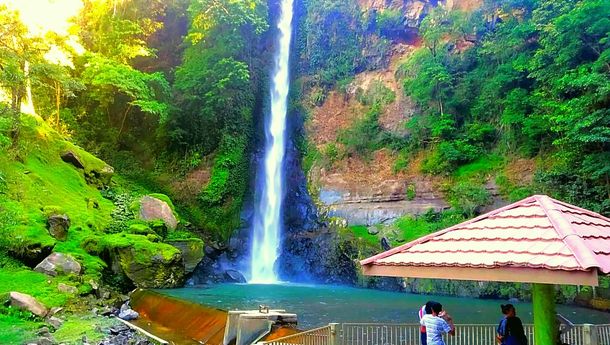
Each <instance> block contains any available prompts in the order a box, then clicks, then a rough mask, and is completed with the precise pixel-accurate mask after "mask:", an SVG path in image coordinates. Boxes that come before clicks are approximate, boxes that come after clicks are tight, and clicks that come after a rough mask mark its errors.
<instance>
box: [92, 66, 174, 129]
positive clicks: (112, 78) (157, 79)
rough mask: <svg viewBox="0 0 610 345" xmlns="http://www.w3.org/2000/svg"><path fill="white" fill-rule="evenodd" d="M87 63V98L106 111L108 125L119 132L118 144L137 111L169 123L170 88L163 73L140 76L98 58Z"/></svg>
mask: <svg viewBox="0 0 610 345" xmlns="http://www.w3.org/2000/svg"><path fill="white" fill-rule="evenodd" d="M87 61H88V62H87V64H86V68H85V70H84V71H83V74H82V81H83V83H84V85H85V86H86V87H87V90H88V97H89V98H90V99H92V100H93V101H95V105H96V106H99V107H100V108H101V109H104V110H105V111H106V114H107V116H108V122H109V123H110V124H114V126H115V127H118V128H119V131H118V134H117V137H116V140H117V141H118V140H120V137H121V134H122V133H123V130H124V128H125V121H126V120H127V118H128V116H129V114H130V112H132V111H134V110H138V111H140V112H142V113H145V114H149V115H155V116H157V118H158V119H159V121H160V122H162V123H163V122H165V121H166V120H167V114H168V104H167V99H168V96H169V84H168V82H167V80H166V79H165V77H164V76H163V75H162V74H161V73H158V72H157V73H144V72H140V71H138V70H136V69H134V68H132V67H130V66H128V65H124V64H118V63H116V62H115V61H112V60H110V59H108V58H105V57H102V56H99V55H95V54H94V55H91V56H90V57H89V58H88V60H87ZM111 110H118V113H119V114H120V116H119V117H118V119H116V116H114V118H115V119H112V118H113V116H112V115H111ZM117 120H118V122H117Z"/></svg>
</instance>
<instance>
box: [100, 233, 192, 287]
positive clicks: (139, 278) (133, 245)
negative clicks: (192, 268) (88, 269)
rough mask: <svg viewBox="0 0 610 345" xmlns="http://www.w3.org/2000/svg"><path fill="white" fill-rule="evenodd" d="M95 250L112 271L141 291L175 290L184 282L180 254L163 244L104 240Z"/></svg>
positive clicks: (133, 238) (136, 238)
mask: <svg viewBox="0 0 610 345" xmlns="http://www.w3.org/2000/svg"><path fill="white" fill-rule="evenodd" d="M98 248H99V250H100V251H101V255H102V257H104V258H105V259H106V260H107V261H108V263H109V266H110V268H111V269H112V271H113V272H114V273H116V274H118V275H124V277H126V278H127V279H129V281H131V282H132V283H133V285H135V286H137V287H141V288H174V287H179V286H181V285H182V283H183V282H184V276H185V274H184V264H183V261H182V254H181V253H180V250H178V249H177V248H175V247H173V246H170V245H169V244H165V243H154V242H151V241H149V240H148V238H147V237H146V236H143V235H132V234H115V235H109V236H104V237H103V238H102V239H101V240H100V243H99V244H98Z"/></svg>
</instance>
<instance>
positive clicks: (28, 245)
mask: <svg viewBox="0 0 610 345" xmlns="http://www.w3.org/2000/svg"><path fill="white" fill-rule="evenodd" d="M5 231H6V233H5V234H4V235H5V236H4V239H3V241H2V242H3V244H4V245H3V246H4V247H5V248H6V249H7V252H8V253H10V254H11V255H12V256H13V257H15V258H17V259H19V260H20V261H22V262H23V263H25V264H26V265H28V266H30V267H34V266H36V265H37V264H38V263H39V262H40V261H42V260H44V258H46V257H47V256H48V255H49V254H51V252H52V251H53V248H54V247H55V244H56V243H57V242H56V241H55V239H54V238H52V237H51V236H50V235H49V234H48V233H47V230H46V229H44V228H42V227H37V226H28V225H20V226H16V227H14V228H11V229H5Z"/></svg>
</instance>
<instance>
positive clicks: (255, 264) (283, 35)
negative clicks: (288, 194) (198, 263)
mask: <svg viewBox="0 0 610 345" xmlns="http://www.w3.org/2000/svg"><path fill="white" fill-rule="evenodd" d="M292 16H293V0H281V14H280V18H279V21H278V24H277V28H278V35H279V36H278V44H277V50H276V52H275V54H274V69H273V79H272V85H271V116H270V118H269V119H268V120H267V121H266V123H265V159H264V167H263V169H261V170H259V171H260V172H262V173H263V174H264V176H262V177H258V179H257V180H258V181H259V182H258V183H259V185H258V186H257V188H258V191H259V193H260V195H261V198H260V201H259V204H258V205H256V210H255V215H254V223H253V227H254V230H253V231H254V233H253V236H252V254H251V258H250V260H251V261H250V262H251V265H250V267H251V272H250V273H251V277H250V280H249V282H251V283H274V282H277V280H278V279H277V272H276V271H275V270H274V264H275V261H276V260H277V257H278V254H279V246H280V233H281V210H282V197H283V172H282V167H283V163H284V155H285V151H286V112H287V103H288V87H289V83H290V81H289V67H290V66H289V57H290V41H291V38H292Z"/></svg>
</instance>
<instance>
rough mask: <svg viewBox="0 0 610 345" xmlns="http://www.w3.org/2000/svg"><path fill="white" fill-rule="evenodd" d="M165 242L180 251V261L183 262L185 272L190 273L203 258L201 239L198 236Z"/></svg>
mask: <svg viewBox="0 0 610 345" xmlns="http://www.w3.org/2000/svg"><path fill="white" fill-rule="evenodd" d="M167 244H169V245H172V246H174V247H176V248H178V250H180V252H181V253H182V262H183V263H184V270H185V272H186V273H187V274H188V273H192V272H193V271H194V270H195V267H197V265H198V264H199V263H200V262H201V259H203V247H204V244H203V241H202V240H200V239H198V238H189V239H184V240H172V241H167Z"/></svg>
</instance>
